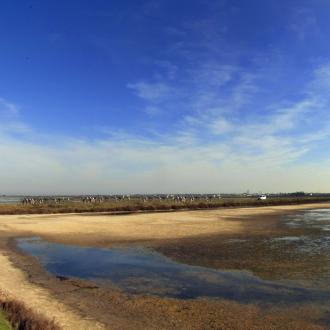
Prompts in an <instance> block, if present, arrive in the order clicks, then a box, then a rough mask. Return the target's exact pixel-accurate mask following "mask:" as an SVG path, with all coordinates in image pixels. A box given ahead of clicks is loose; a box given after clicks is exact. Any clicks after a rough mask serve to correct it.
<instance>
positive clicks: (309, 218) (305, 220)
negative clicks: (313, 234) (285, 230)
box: [285, 209, 330, 231]
mask: <svg viewBox="0 0 330 330" xmlns="http://www.w3.org/2000/svg"><path fill="white" fill-rule="evenodd" d="M285 222H286V224H287V225H288V226H289V227H293V228H311V229H312V228H316V229H321V230H325V231H329V230H330V210H329V209H318V210H308V211H304V212H299V213H296V214H292V215H287V216H285Z"/></svg>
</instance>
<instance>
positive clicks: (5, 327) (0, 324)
mask: <svg viewBox="0 0 330 330" xmlns="http://www.w3.org/2000/svg"><path fill="white" fill-rule="evenodd" d="M0 330H12V327H11V325H10V323H9V322H8V320H7V317H6V315H5V313H3V312H1V311H0Z"/></svg>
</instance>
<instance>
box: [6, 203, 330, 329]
mask: <svg viewBox="0 0 330 330" xmlns="http://www.w3.org/2000/svg"><path fill="white" fill-rule="evenodd" d="M311 208H330V204H312V205H299V206H296V205H295V206H277V207H264V208H260V207H258V208H243V209H221V210H208V211H190V212H178V213H159V214H157V213H152V214H134V215H125V216H109V215H106V214H100V215H82V214H80V215H75V214H69V215H31V216H30V215H22V216H17V215H15V216H0V264H1V268H0V287H1V289H2V291H4V293H3V294H8V295H10V296H12V297H15V298H18V299H19V300H22V301H24V302H25V303H26V304H27V305H28V306H30V307H32V308H33V309H35V310H36V311H39V312H41V313H43V314H45V315H46V316H48V317H55V318H56V320H57V321H58V322H59V323H60V325H61V326H62V327H63V329H102V328H105V329H154V328H155V327H157V328H158V329H206V328H207V329H208V328H210V329H212V328H213V329H322V328H324V327H322V326H320V325H317V324H316V323H319V321H320V320H319V319H320V318H324V313H323V314H322V312H323V309H324V306H315V305H299V306H294V307H292V308H291V310H290V309H289V310H288V309H287V308H283V309H281V308H280V306H279V307H276V308H275V307H272V308H270V309H269V310H265V309H264V306H262V307H260V306H255V305H242V304H238V303H234V302H230V301H224V300H211V299H195V300H185V301H183V300H176V299H169V298H157V297H154V296H144V295H138V296H132V295H128V294H125V293H123V292H121V291H120V290H118V289H116V288H115V287H114V288H109V289H104V288H100V287H97V286H96V285H95V284H94V283H89V282H88V281H79V280H72V279H59V278H56V277H54V276H51V275H49V274H47V272H45V270H44V269H42V267H41V266H40V265H39V264H38V263H37V261H36V260H35V259H33V258H32V257H28V256H25V255H22V254H21V253H19V252H18V251H17V249H16V248H15V244H14V241H13V239H14V238H15V237H30V236H39V237H42V238H43V239H46V240H49V241H53V242H59V243H64V244H75V245H82V246H98V247H111V246H114V245H120V244H124V245H134V244H135V245H136V244H137V245H142V246H147V247H152V248H154V249H156V250H158V251H160V252H162V253H164V254H165V255H167V256H169V257H171V258H173V259H175V260H179V261H183V262H186V263H190V264H196V265H204V266H208V267H213V268H221V269H250V270H252V271H253V272H255V273H257V274H258V275H259V276H261V277H262V276H263V277H265V278H267V277H271V276H273V274H274V271H270V270H269V269H268V268H269V260H266V259H265V258H263V257H264V256H263V253H264V252H258V249H256V246H254V245H251V246H250V250H249V249H248V248H246V247H245V248H244V249H243V250H242V249H239V248H237V245H235V244H234V245H232V244H229V245H228V246H230V248H225V246H227V245H225V242H226V241H227V240H228V239H229V240H230V239H232V240H237V239H241V240H244V237H251V236H253V237H256V238H257V237H259V236H260V235H261V236H269V235H270V236H271V235H282V234H287V228H285V227H284V225H283V224H282V223H281V221H280V220H279V217H278V216H279V215H281V214H286V213H289V212H294V211H297V210H302V209H311ZM296 231H297V230H296ZM298 231H299V229H298ZM290 235H291V234H290ZM234 242H235V241H234ZM246 251H249V253H247V252H246ZM259 251H264V249H261V248H260V249H259ZM244 252H246V253H244ZM253 254H256V255H255V256H254V257H253V258H252V257H250V258H247V256H248V255H250V256H251V255H253ZM258 257H259V259H260V260H261V262H260V263H259V266H258V267H257V268H256V267H255V265H256V264H258V263H257V262H256V260H258ZM282 259H283V260H284V263H282ZM244 260H245V261H244ZM274 260H275V267H273V268H275V269H276V270H278V269H281V267H283V268H282V270H284V269H286V267H288V265H290V262H289V260H286V258H281V255H279V256H278V257H277V258H275V259H274ZM276 260H278V261H276ZM267 262H268V266H267ZM276 264H277V266H276ZM260 265H261V266H260ZM262 265H264V266H262ZM304 266H306V265H305V264H304V262H303V263H302V264H301V267H304ZM267 267H268V268H267ZM278 267H280V268H278ZM258 272H259V273H258ZM278 273H283V272H282V271H279V272H278ZM289 273H290V272H289ZM292 273H299V272H297V269H295V270H294V271H293V272H292ZM276 276H277V275H276V271H275V277H276ZM321 314H322V315H321Z"/></svg>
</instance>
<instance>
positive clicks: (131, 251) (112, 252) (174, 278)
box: [17, 238, 330, 304]
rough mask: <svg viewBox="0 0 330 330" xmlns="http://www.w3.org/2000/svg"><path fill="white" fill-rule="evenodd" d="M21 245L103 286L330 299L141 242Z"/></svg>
mask: <svg viewBox="0 0 330 330" xmlns="http://www.w3.org/2000/svg"><path fill="white" fill-rule="evenodd" d="M17 244H18V247H19V248H20V249H21V250H22V251H23V252H25V253H28V254H30V255H32V256H34V257H36V258H37V259H38V260H39V261H40V262H41V264H42V265H43V266H44V267H45V268H46V269H47V270H48V271H49V272H50V273H52V274H54V275H56V276H61V277H70V278H80V279H87V280H93V281H95V282H96V283H97V284H98V285H99V286H108V285H113V284H115V285H116V286H118V287H119V288H120V289H122V290H124V291H125V292H128V293H133V294H153V295H158V296H167V297H174V298H181V299H189V298H198V297H212V298H225V299H230V300H235V301H239V302H241V303H251V302H266V303H283V304H289V303H297V302H299V303H302V302H314V303H316V302H321V303H329V302H330V291H325V290H319V289H317V288H315V289H311V288H309V289H308V288H304V287H299V286H294V285H292V284H283V283H279V282H278V283H277V282H272V281H265V280H262V279H259V278H258V277H256V276H254V275H252V274H251V273H249V272H244V271H218V270H214V269H211V268H205V267H197V266H190V265H186V264H182V263H178V262H174V261H172V260H171V259H169V258H167V257H165V256H163V255H162V254H159V253H157V252H154V251H152V250H149V249H145V248H142V247H117V248H111V249H103V248H84V247H78V246H68V245H61V244H55V243H49V242H47V241H43V240H41V239H38V238H27V239H18V242H17Z"/></svg>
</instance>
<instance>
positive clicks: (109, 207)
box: [0, 197, 330, 215]
mask: <svg viewBox="0 0 330 330" xmlns="http://www.w3.org/2000/svg"><path fill="white" fill-rule="evenodd" d="M327 201H330V198H329V197H298V198H291V197H290V198H288V197H276V198H275V197H274V198H269V199H267V200H263V201H259V200H257V199H256V198H248V197H247V198H223V199H220V200H219V199H213V200H208V201H206V200H195V201H193V202H179V203H175V202H173V201H172V200H150V201H147V202H143V201H141V199H131V200H119V201H114V200H108V201H104V202H101V203H95V204H89V203H87V204H85V203H83V202H81V201H63V202H61V203H58V204H55V203H45V204H42V205H23V204H3V205H0V214H9V215H10V214H50V213H88V212H128V213H131V212H151V211H174V210H199V209H215V208H226V207H249V206H272V205H294V204H304V203H319V202H327Z"/></svg>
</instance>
